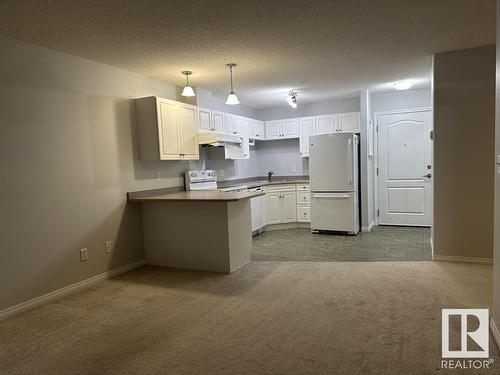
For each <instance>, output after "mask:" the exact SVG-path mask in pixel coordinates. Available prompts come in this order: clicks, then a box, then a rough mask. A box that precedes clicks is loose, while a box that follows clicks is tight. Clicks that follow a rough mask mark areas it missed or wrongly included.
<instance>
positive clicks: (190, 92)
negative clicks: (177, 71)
mask: <svg viewBox="0 0 500 375" xmlns="http://www.w3.org/2000/svg"><path fill="white" fill-rule="evenodd" d="M182 74H184V75H185V76H186V86H184V89H183V90H182V93H181V95H182V96H196V94H195V93H194V90H193V88H192V87H191V86H189V76H190V75H191V74H193V72H191V71H189V70H185V71H183V72H182Z"/></svg>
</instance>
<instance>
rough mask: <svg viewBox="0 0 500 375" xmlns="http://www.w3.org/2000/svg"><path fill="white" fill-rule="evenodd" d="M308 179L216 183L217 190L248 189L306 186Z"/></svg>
mask: <svg viewBox="0 0 500 375" xmlns="http://www.w3.org/2000/svg"><path fill="white" fill-rule="evenodd" d="M308 183H309V179H307V178H286V179H279V178H276V179H272V180H271V181H268V180H267V179H265V180H264V179H262V180H260V179H249V180H236V181H221V182H218V183H217V187H218V188H219V189H224V188H228V187H238V186H242V187H243V186H246V187H248V188H254V187H258V186H270V185H282V184H308Z"/></svg>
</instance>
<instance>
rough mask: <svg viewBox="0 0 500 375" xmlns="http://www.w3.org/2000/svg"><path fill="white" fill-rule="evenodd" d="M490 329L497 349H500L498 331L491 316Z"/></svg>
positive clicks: (499, 332)
mask: <svg viewBox="0 0 500 375" xmlns="http://www.w3.org/2000/svg"><path fill="white" fill-rule="evenodd" d="M490 331H491V334H492V335H493V338H494V339H495V342H496V343H497V346H498V349H500V331H499V330H498V327H497V325H496V324H495V321H494V320H493V318H491V320H490Z"/></svg>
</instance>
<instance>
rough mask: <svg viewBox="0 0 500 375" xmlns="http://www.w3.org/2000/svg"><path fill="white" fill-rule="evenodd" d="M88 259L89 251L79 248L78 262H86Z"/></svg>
mask: <svg viewBox="0 0 500 375" xmlns="http://www.w3.org/2000/svg"><path fill="white" fill-rule="evenodd" d="M87 260H89V252H88V250H87V248H84V249H80V262H86V261H87Z"/></svg>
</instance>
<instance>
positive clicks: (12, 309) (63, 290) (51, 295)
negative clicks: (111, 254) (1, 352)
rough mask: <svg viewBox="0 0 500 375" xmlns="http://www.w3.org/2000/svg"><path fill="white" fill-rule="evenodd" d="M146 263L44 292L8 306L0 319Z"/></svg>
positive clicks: (119, 268)
mask: <svg viewBox="0 0 500 375" xmlns="http://www.w3.org/2000/svg"><path fill="white" fill-rule="evenodd" d="M144 264H145V260H144V259H142V260H139V261H137V262H133V263H129V264H126V265H124V266H121V267H118V268H115V269H114V270H111V271H106V272H104V273H101V274H99V275H95V276H92V277H91V278H88V279H85V280H82V281H78V282H77V283H74V284H71V285H68V286H65V287H64V288H61V289H57V290H54V291H52V292H49V293H46V294H43V295H41V296H38V297H35V298H33V299H30V300H28V301H25V302H21V303H19V304H17V305H14V306H11V307H7V308H6V309H4V310H1V311H0V320H2V319H5V318H8V317H10V316H13V315H16V314H19V313H21V312H23V311H26V310H30V309H33V308H35V307H38V306H40V305H43V304H44V303H47V302H49V301H52V300H54V299H56V298H59V297H62V296H65V295H68V294H70V293H74V292H76V291H78V290H80V289H83V288H86V287H89V286H90V285H92V284H95V283H97V282H98V281H102V280H105V279H109V278H111V277H114V276H118V275H120V274H122V273H125V272H128V271H131V270H133V269H134V268H137V267H140V266H142V265H144Z"/></svg>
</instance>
